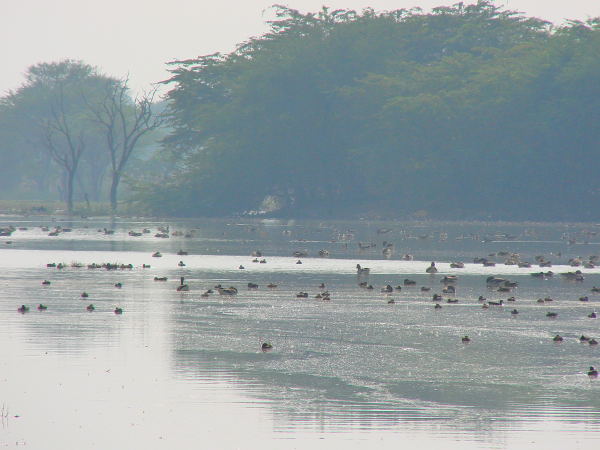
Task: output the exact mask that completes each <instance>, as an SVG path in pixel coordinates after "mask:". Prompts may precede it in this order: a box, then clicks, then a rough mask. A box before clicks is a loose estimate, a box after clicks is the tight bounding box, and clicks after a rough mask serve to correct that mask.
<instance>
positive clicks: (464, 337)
mask: <svg viewBox="0 0 600 450" xmlns="http://www.w3.org/2000/svg"><path fill="white" fill-rule="evenodd" d="M461 341H462V342H464V343H465V344H466V343H469V342H471V338H470V337H469V336H466V335H465V336H463V337H462V339H461Z"/></svg>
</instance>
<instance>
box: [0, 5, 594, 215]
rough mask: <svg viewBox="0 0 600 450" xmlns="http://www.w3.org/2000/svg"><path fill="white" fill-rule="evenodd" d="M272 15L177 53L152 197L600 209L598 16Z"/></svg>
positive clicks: (419, 211)
mask: <svg viewBox="0 0 600 450" xmlns="http://www.w3.org/2000/svg"><path fill="white" fill-rule="evenodd" d="M273 11H274V13H275V17H274V18H273V20H271V21H270V31H269V32H268V33H266V34H264V35H262V36H259V37H256V38H253V39H250V40H249V41H247V42H245V43H243V44H241V45H239V46H238V48H237V49H236V50H235V51H233V52H231V53H229V54H212V55H205V56H201V57H198V58H193V59H189V60H183V61H175V62H172V63H170V67H171V73H172V76H171V78H170V79H169V80H168V81H167V84H168V85H169V86H170V91H169V93H168V94H167V96H166V98H165V104H166V108H167V113H168V118H169V123H168V126H169V128H168V130H167V129H166V128H165V127H163V130H165V131H163V132H162V135H164V133H166V137H164V138H163V139H161V142H160V147H159V146H156V147H155V149H154V151H153V152H152V155H153V156H151V157H148V158H146V161H147V162H146V164H148V165H147V166H144V164H139V165H136V163H135V161H134V163H133V164H130V165H129V166H127V167H128V169H127V170H128V171H132V172H131V173H132V174H133V176H130V177H129V180H128V183H129V189H128V191H129V195H128V199H129V200H131V202H133V204H134V205H135V207H136V208H138V209H139V210H142V211H145V212H151V213H154V214H160V215H175V216H200V215H204V216H206V215H224V214H231V213H241V212H243V211H249V210H255V211H263V212H271V213H273V214H280V215H288V216H292V215H293V216H360V215H364V214H376V215H380V216H386V217H409V216H417V217H436V218H460V219H462V218H486V219H487V218H489V219H500V218H508V219H539V220H563V219H568V220H599V219H600V210H598V209H597V205H598V204H600V179H599V178H598V177H597V176H596V167H595V164H594V162H595V158H596V157H597V156H598V154H599V151H598V150H599V146H600V128H599V127H598V126H597V123H598V122H599V119H600V19H590V20H588V21H587V22H585V23H583V22H579V21H572V22H567V23H566V24H564V25H561V26H553V25H552V24H550V23H548V22H545V21H543V20H539V19H534V18H529V17H525V16H523V15H522V14H519V13H516V12H513V11H509V10H505V9H504V8H502V7H498V6H496V5H495V4H494V3H493V2H491V1H478V2H477V3H476V4H471V5H466V4H464V3H457V4H455V5H453V6H443V7H438V8H434V9H433V10H432V11H431V12H429V13H424V12H422V11H421V10H419V9H410V10H406V9H402V10H396V11H388V12H377V11H374V10H372V9H365V10H363V11H362V12H355V11H350V10H335V11H332V10H329V9H327V8H323V9H322V10H321V11H319V12H317V13H306V14H304V13H301V12H299V11H296V10H293V9H289V8H286V7H282V6H275V7H273ZM2 107H3V109H0V119H2V118H3V117H6V111H7V110H10V105H8V106H7V105H6V103H5V104H3V105H2ZM2 122H4V121H3V120H2ZM10 130H11V129H10V128H9V131H10ZM0 133H5V135H6V133H7V131H6V128H4V129H2V130H0ZM3 136H4V135H3ZM6 142H7V140H6V139H3V140H2V143H0V147H2V148H0V151H1V152H2V154H3V155H4V154H10V155H11V157H12V158H15V153H16V152H11V150H10V147H7V146H6ZM9 161H12V160H9ZM132 161H133V160H132ZM151 161H155V162H154V163H152V162H151ZM20 163H22V161H21V162H20ZM15 164H16V163H15ZM25 165H27V164H25ZM22 169H23V170H25V169H24V168H22ZM30 169H31V167H27V170H30ZM20 173H21V172H19V171H18V170H15V171H13V173H12V175H13V178H11V179H10V180H12V183H16V182H18V180H16V179H15V177H18V176H20V175H19V174H20ZM124 175H125V176H126V175H127V171H126V172H125V173H124ZM21 176H22V175H21ZM29 176H30V177H31V175H29Z"/></svg>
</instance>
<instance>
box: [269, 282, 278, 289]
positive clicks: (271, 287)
mask: <svg viewBox="0 0 600 450" xmlns="http://www.w3.org/2000/svg"><path fill="white" fill-rule="evenodd" d="M267 287H268V288H269V289H274V288H276V287H277V285H276V284H275V283H269V284H267Z"/></svg>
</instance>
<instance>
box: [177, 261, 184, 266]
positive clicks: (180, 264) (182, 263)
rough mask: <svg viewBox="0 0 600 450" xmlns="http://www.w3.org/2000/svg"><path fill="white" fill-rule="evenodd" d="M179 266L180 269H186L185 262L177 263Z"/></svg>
mask: <svg viewBox="0 0 600 450" xmlns="http://www.w3.org/2000/svg"><path fill="white" fill-rule="evenodd" d="M177 265H178V266H179V267H185V263H184V262H183V261H179V262H178V263H177Z"/></svg>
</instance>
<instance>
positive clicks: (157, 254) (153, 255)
mask: <svg viewBox="0 0 600 450" xmlns="http://www.w3.org/2000/svg"><path fill="white" fill-rule="evenodd" d="M152 257H153V258H162V254H161V253H160V252H154V253H152Z"/></svg>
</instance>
